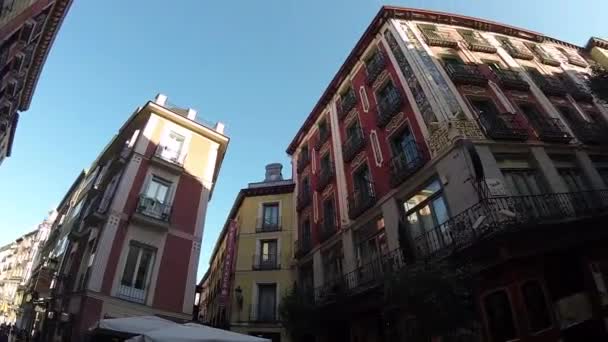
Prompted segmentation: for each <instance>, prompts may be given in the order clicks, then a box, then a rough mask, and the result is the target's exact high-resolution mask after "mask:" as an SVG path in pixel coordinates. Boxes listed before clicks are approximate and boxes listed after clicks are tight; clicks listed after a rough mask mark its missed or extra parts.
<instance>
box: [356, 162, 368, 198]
mask: <svg viewBox="0 0 608 342" xmlns="http://www.w3.org/2000/svg"><path fill="white" fill-rule="evenodd" d="M370 186H371V177H370V174H369V169H368V168H367V165H363V166H361V167H359V168H358V169H357V170H356V171H355V173H354V174H353V187H354V189H355V192H361V191H366V190H368V188H369V187H370Z"/></svg>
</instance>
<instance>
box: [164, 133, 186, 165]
mask: <svg viewBox="0 0 608 342" xmlns="http://www.w3.org/2000/svg"><path fill="white" fill-rule="evenodd" d="M184 141H185V138H184V136H183V135H180V134H177V133H175V132H173V131H171V132H170V133H169V136H168V137H167V139H166V141H164V142H163V144H162V152H161V157H162V158H163V159H166V160H170V161H174V162H177V161H179V157H180V154H181V152H182V148H183V146H184Z"/></svg>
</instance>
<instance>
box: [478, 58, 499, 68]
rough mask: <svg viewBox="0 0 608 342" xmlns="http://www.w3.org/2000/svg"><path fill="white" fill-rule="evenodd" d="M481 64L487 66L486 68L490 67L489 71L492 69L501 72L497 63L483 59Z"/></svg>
mask: <svg viewBox="0 0 608 342" xmlns="http://www.w3.org/2000/svg"><path fill="white" fill-rule="evenodd" d="M482 62H483V64H485V65H487V66H488V67H490V69H492V70H494V71H499V70H502V66H501V65H500V62H499V61H493V60H490V59H484V60H482Z"/></svg>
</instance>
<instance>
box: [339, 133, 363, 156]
mask: <svg viewBox="0 0 608 342" xmlns="http://www.w3.org/2000/svg"><path fill="white" fill-rule="evenodd" d="M365 143H366V139H365V137H364V136H363V131H361V129H358V130H357V131H356V133H354V134H352V135H351V136H349V137H348V139H346V141H345V142H344V144H343V145H342V158H343V159H344V161H345V162H347V163H348V162H350V161H351V160H353V158H355V156H356V155H357V153H359V151H361V150H362V149H363V147H364V146H365Z"/></svg>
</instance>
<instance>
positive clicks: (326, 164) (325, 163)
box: [320, 153, 331, 173]
mask: <svg viewBox="0 0 608 342" xmlns="http://www.w3.org/2000/svg"><path fill="white" fill-rule="evenodd" d="M320 165H321V173H324V172H328V171H329V170H330V169H331V161H330V159H329V153H326V154H325V155H323V156H322V157H321V161H320Z"/></svg>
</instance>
